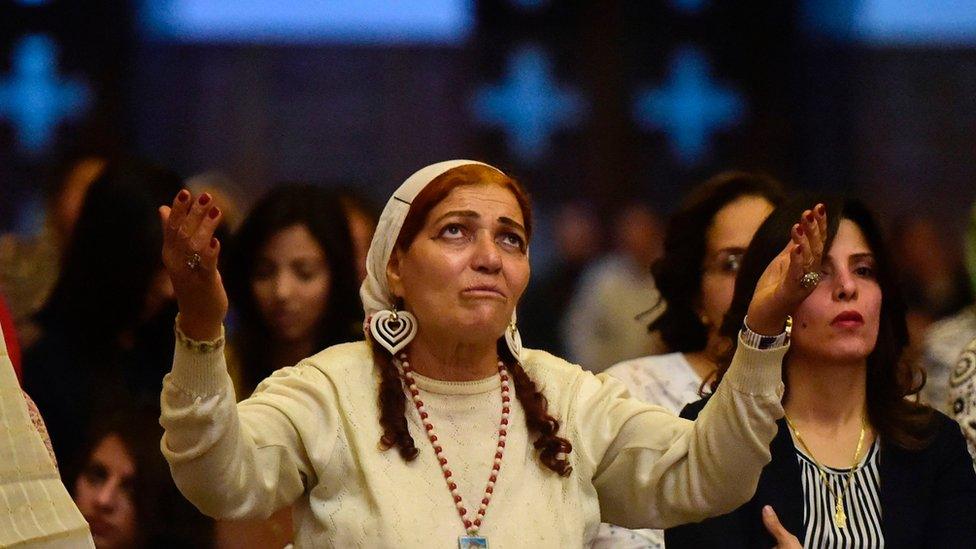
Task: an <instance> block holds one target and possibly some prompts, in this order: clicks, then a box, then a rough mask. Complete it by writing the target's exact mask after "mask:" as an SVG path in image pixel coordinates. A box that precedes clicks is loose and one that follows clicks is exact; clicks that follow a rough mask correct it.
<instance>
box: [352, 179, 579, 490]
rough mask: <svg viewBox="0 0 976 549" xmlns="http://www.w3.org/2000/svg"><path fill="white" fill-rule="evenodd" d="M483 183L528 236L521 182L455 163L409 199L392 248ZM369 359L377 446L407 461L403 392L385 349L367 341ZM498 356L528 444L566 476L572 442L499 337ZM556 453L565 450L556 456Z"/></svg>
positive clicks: (411, 450)
mask: <svg viewBox="0 0 976 549" xmlns="http://www.w3.org/2000/svg"><path fill="white" fill-rule="evenodd" d="M480 183H488V184H495V185H499V186H501V187H503V188H506V189H508V190H510V191H511V192H512V194H514V195H515V199H516V200H517V201H518V204H519V208H520V209H521V210H522V217H523V220H524V222H525V233H526V238H527V239H528V238H530V237H531V235H532V208H531V206H530V203H529V195H528V193H526V191H525V189H524V188H523V187H522V185H521V184H520V183H519V182H518V181H516V180H515V179H513V178H511V177H508V176H507V175H504V174H502V173H500V172H498V171H496V170H494V169H492V168H488V167H485V166H480V165H477V164H472V165H465V166H458V167H456V168H453V169H450V170H448V171H446V172H444V173H443V174H441V175H439V176H438V177H436V178H434V180H433V181H431V182H430V183H428V184H427V186H426V187H424V189H423V190H421V191H420V193H419V194H418V195H417V197H416V198H414V200H413V202H412V203H411V205H410V210H409V212H408V213H407V217H406V219H404V221H403V227H402V228H401V229H400V234H399V236H398V237H397V241H396V247H397V248H398V249H400V250H403V251H406V250H407V249H408V248H409V247H410V245H411V244H412V243H413V241H414V239H415V238H416V236H417V234H419V233H420V230H421V229H422V228H423V227H424V224H425V223H426V222H427V215H428V214H429V213H430V211H431V210H432V209H433V208H434V206H436V205H437V204H438V203H440V202H441V201H442V200H444V199H445V198H447V196H448V195H449V194H450V193H451V191H452V190H454V189H455V188H457V187H460V186H463V185H474V184H480ZM371 344H372V350H373V361H374V362H375V363H376V365H377V367H378V368H379V371H380V378H381V382H380V394H379V407H380V425H381V426H382V427H383V435H382V436H381V437H380V446H381V447H382V448H384V449H389V448H393V447H394V446H395V447H397V448H398V449H399V452H400V455H401V456H402V457H403V459H405V460H407V461H411V460H413V459H414V458H416V457H417V447H416V446H415V445H414V441H413V437H412V436H411V435H410V430H409V428H408V426H407V417H406V415H405V412H406V408H407V405H408V401H407V396H406V393H405V392H404V389H403V384H402V381H401V380H400V374H399V370H398V369H397V366H396V365H395V364H394V363H393V361H392V359H391V357H390V353H389V352H388V351H387V350H386V349H384V348H383V347H382V346H380V344H379V343H376V342H375V341H372V342H371ZM497 348H498V356H499V357H500V358H501V360H502V362H504V363H505V368H506V369H507V370H508V371H509V372H510V373H511V374H512V378H513V381H514V382H515V396H516V398H518V400H519V403H520V404H522V407H523V408H524V409H525V421H526V423H527V425H528V428H529V431H530V432H534V433H537V434H538V437H537V438H536V440H535V442H534V446H535V448H536V450H537V451H538V452H539V461H541V462H542V463H543V465H545V466H546V467H548V468H549V469H551V470H553V471H555V472H556V473H558V474H560V475H562V476H568V475H569V474H570V473H571V472H572V470H573V468H572V467H571V466H570V465H569V460H568V457H566V456H568V454H569V453H570V452H571V451H572V449H573V445H572V444H570V442H569V440H567V439H565V438H562V437H560V436H559V434H558V433H559V421H558V420H557V419H556V418H555V417H553V416H551V415H550V414H549V412H548V406H549V403H548V401H547V400H546V397H545V395H543V394H542V391H541V390H540V389H539V388H538V387H537V386H536V384H535V382H533V381H532V379H531V378H530V377H529V375H528V374H527V373H526V372H525V369H524V368H522V365H521V364H520V363H519V362H518V361H517V360H516V359H515V357H513V356H512V355H511V353H510V352H509V351H508V347H507V346H506V345H505V342H504V339H503V338H499V341H498V343H497ZM559 454H565V456H560V455H559Z"/></svg>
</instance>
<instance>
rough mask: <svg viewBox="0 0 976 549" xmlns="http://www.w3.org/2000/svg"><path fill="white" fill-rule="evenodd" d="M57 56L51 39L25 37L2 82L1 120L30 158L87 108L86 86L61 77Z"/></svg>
mask: <svg viewBox="0 0 976 549" xmlns="http://www.w3.org/2000/svg"><path fill="white" fill-rule="evenodd" d="M56 53H57V50H56V46H55V44H54V41H53V40H51V38H50V37H47V36H44V35H40V34H32V35H29V36H26V37H24V38H23V39H21V40H20V42H18V43H17V45H16V46H15V47H14V49H13V54H12V57H11V59H12V62H11V71H10V74H8V75H7V76H6V77H3V78H0V119H6V120H8V121H9V122H10V123H11V124H12V125H13V126H14V128H16V131H17V139H18V141H19V143H20V147H21V149H23V150H24V152H26V153H28V154H38V153H40V152H42V151H43V150H44V148H45V147H47V145H48V144H49V143H50V142H51V139H52V138H53V136H54V130H55V128H56V127H57V125H58V124H59V123H60V122H61V121H62V120H64V119H68V118H74V117H77V116H79V115H81V114H82V113H83V112H84V110H85V109H86V107H87V106H88V102H89V91H88V88H87V86H85V84H84V83H82V82H80V81H77V80H64V79H61V78H59V77H58V75H57V55H56Z"/></svg>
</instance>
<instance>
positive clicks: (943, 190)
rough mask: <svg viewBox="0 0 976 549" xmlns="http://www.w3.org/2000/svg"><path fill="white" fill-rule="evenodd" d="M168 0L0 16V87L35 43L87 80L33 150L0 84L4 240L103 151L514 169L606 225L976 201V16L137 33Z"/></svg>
mask: <svg viewBox="0 0 976 549" xmlns="http://www.w3.org/2000/svg"><path fill="white" fill-rule="evenodd" d="M252 3H253V2H252ZM428 3H429V2H428ZM181 4H182V5H194V4H200V2H194V1H192V0H187V1H184V2H178V1H175V0H172V1H166V0H159V1H158V2H124V1H119V0H113V1H107V2H105V1H103V2H67V1H56V0H48V1H41V0H35V1H20V2H13V1H10V0H5V1H2V2H0V10H2V12H3V16H2V17H0V47H2V54H0V90H3V89H4V88H3V83H7V84H8V88H10V86H9V83H10V82H12V81H13V80H14V76H15V75H16V74H17V71H18V65H17V63H18V59H21V60H22V57H23V51H22V50H21V49H19V48H20V47H21V46H22V45H23V44H24V40H25V38H27V37H37V36H40V37H44V39H45V40H47V41H48V42H47V43H48V44H50V45H51V46H52V47H53V51H54V52H55V53H54V55H55V57H54V59H53V64H52V65H51V67H52V71H54V72H53V73H52V74H53V75H54V76H53V78H55V79H56V80H57V79H60V80H61V83H62V84H63V83H64V82H66V81H69V80H70V81H73V82H76V83H77V82H80V83H81V84H82V85H83V86H84V87H85V88H86V89H87V90H88V92H87V99H85V100H84V101H82V102H81V103H82V105H81V106H78V105H75V109H74V112H75V116H74V117H73V118H69V119H65V120H60V123H59V125H58V126H56V127H55V131H53V133H52V134H51V138H50V140H49V141H48V142H47V143H45V144H44V146H43V147H38V148H36V149H34V150H26V149H25V148H24V146H23V143H22V142H21V141H22V136H21V135H20V134H19V133H18V132H19V131H20V130H19V129H18V127H19V123H15V122H14V120H13V119H14V117H13V116H12V115H11V112H13V110H14V107H13V105H14V104H15V103H16V102H17V101H23V99H22V98H20V99H18V98H17V97H14V96H13V95H11V94H10V93H8V94H7V95H4V94H3V93H0V188H2V191H0V229H3V230H9V229H18V230H27V229H29V228H30V227H31V226H32V225H34V224H36V222H37V221H36V220H37V214H36V212H37V207H36V204H37V201H38V197H39V196H41V194H42V192H43V188H44V185H45V184H46V182H47V181H48V180H49V176H50V173H51V171H52V167H53V166H56V165H57V164H58V162H59V161H60V160H61V159H63V158H65V157H68V156H71V155H74V154H77V153H79V152H105V151H108V152H112V153H116V152H132V153H136V154H140V155H144V156H148V157H150V158H152V159H154V160H156V161H158V162H161V163H164V164H169V165H171V166H173V167H175V168H176V169H178V170H179V171H180V172H182V173H184V174H186V175H188V176H189V175H192V174H195V173H199V172H203V171H211V170H217V171H221V172H223V173H225V174H226V175H228V176H229V177H230V178H231V179H233V180H234V181H236V182H238V183H239V184H240V185H242V186H243V187H244V188H246V189H248V192H249V193H250V194H255V193H257V192H259V191H260V190H262V189H264V188H267V187H268V186H270V185H273V184H274V183H275V182H279V181H283V180H295V179H303V180H311V181H316V182H322V183H323V184H330V183H332V182H342V183H346V184H353V185H357V186H360V187H361V188H363V189H364V191H365V192H366V193H367V194H369V195H371V196H373V197H374V198H376V199H377V200H381V199H382V198H383V197H385V196H387V195H388V193H389V192H390V190H392V189H393V188H394V187H395V186H396V184H398V183H399V182H400V181H401V180H402V179H403V178H404V177H406V176H407V175H409V173H411V172H412V171H413V170H414V169H416V168H419V167H420V166H423V165H425V164H427V163H429V162H432V161H436V160H441V159H445V158H450V157H474V158H480V159H485V160H487V161H489V162H493V163H496V164H498V165H500V166H502V167H504V168H506V169H508V170H509V171H511V172H513V173H515V174H516V175H518V176H520V177H521V178H522V179H524V180H525V181H526V182H527V184H528V185H529V187H530V189H531V190H532V191H533V193H534V194H535V197H536V199H537V203H538V205H539V208H540V209H542V210H545V209H546V208H548V207H549V206H551V205H552V204H554V203H556V202H559V201H562V200H565V199H567V198H573V197H578V198H583V199H586V200H588V201H590V202H591V203H592V204H594V205H595V206H596V207H597V208H598V209H599V210H600V211H603V212H610V211H613V210H614V209H615V208H616V207H618V206H619V204H621V203H622V202H624V201H628V200H633V199H642V200H648V201H650V202H651V203H652V204H654V205H655V206H656V207H657V208H658V209H659V210H660V211H662V212H667V211H668V210H669V209H670V208H672V207H673V206H674V204H675V203H676V201H677V199H678V198H679V197H680V195H681V193H682V192H683V190H684V189H685V188H687V186H688V185H690V184H692V183H694V182H696V181H699V180H701V179H702V178H704V177H706V176H707V175H709V174H711V173H713V172H715V171H717V170H719V169H724V168H728V167H743V168H752V169H762V170H765V171H768V172H770V173H772V174H774V175H776V176H779V177H781V178H783V179H785V180H786V181H787V182H789V183H790V184H792V185H795V186H800V187H815V188H831V189H837V190H847V189H852V190H853V191H855V192H859V193H862V194H865V195H867V196H869V197H870V198H871V199H872V200H874V201H875V203H876V204H877V206H878V207H879V209H880V210H881V211H882V212H883V213H884V215H885V217H886V219H889V220H894V219H896V218H897V217H898V216H900V215H901V214H903V213H906V212H911V213H929V214H937V215H938V217H939V218H940V219H941V220H943V222H944V227H945V230H946V233H947V235H949V236H948V237H950V238H951V237H952V236H951V235H953V234H954V231H955V230H956V229H957V228H958V226H959V225H960V223H961V219H962V218H963V217H964V215H965V214H964V212H965V210H966V208H967V207H968V205H969V204H970V203H972V202H973V200H974V199H976V184H974V183H973V182H974V181H976V179H974V175H976V154H974V153H976V131H973V130H974V129H976V100H974V96H973V93H972V90H973V89H976V87H974V84H976V21H974V24H973V25H972V27H973V28H972V29H970V30H968V31H966V29H965V27H964V25H963V29H962V30H961V31H960V30H958V29H955V30H953V29H949V30H945V31H944V32H945V33H946V36H945V37H941V38H940V36H941V35H939V32H938V31H931V30H925V29H922V30H917V31H916V32H917V35H913V34H912V33H911V32H908V33H907V34H906V33H904V32H903V33H902V35H900V38H899V37H896V38H891V37H890V36H887V35H885V34H884V33H883V32H882V31H884V30H885V28H887V27H883V25H882V26H881V27H879V26H878V24H877V22H876V21H874V20H872V19H871V17H872V15H871V14H872V13H875V12H878V11H879V10H881V11H882V12H883V11H884V9H893V6H894V7H898V5H900V4H903V2H899V1H898V0H871V1H864V2H847V3H844V2H833V1H824V2H813V1H793V2H758V1H755V2H753V1H741V2H718V1H694V0H681V1H679V0H672V1H658V2H624V1H606V2H556V1H549V2H546V1H542V0H536V1H528V0H521V1H516V0H483V1H480V2H474V1H470V2H465V1H460V0H458V1H455V2H448V4H451V5H453V6H455V7H457V8H458V9H459V10H461V12H462V13H463V14H466V16H465V17H466V18H465V17H461V18H460V19H459V21H460V22H459V23H458V27H457V29H456V32H455V34H454V35H452V37H448V38H443V37H441V38H428V39H425V38H423V37H421V38H418V37H416V36H413V35H408V34H403V35H402V36H400V35H397V33H395V32H394V33H392V34H390V35H389V36H385V37H380V38H377V37H375V36H373V37H372V38H365V39H364V38H363V37H361V36H360V37H357V36H345V37H343V36H337V35H329V34H328V33H326V34H323V35H322V36H315V35H313V36H298V37H289V36H287V35H286V36H280V35H279V36H276V37H270V38H269V37H267V36H257V35H256V36H251V37H249V36H247V35H246V34H245V35H237V36H235V37H233V38H227V37H226V36H223V37H222V36H218V35H216V34H215V35H214V36H204V37H201V36H199V35H194V36H189V35H181V34H180V32H181V31H180V30H179V29H176V30H173V29H172V28H171V29H168V30H165V29H164V30H163V31H161V30H159V28H156V27H154V26H153V24H150V23H148V22H147V21H149V20H150V19H151V15H152V14H153V13H157V12H156V11H153V10H157V11H158V10H159V9H163V13H165V9H175V8H173V6H177V7H179V5H181ZM354 4H355V3H352V4H350V5H354ZM380 4H384V2H372V3H370V5H373V6H374V8H375V6H377V5H380ZM386 4H390V2H386ZM407 4H410V3H404V2H401V3H399V5H400V8H399V9H408V8H404V7H403V5H407ZM434 4H436V2H434ZM933 4H934V5H936V6H938V5H942V4H945V5H958V3H953V2H934V3H933ZM882 8H883V9H882ZM377 9H378V8H377ZM865 14H867V15H865ZM950 19H952V18H950ZM954 20H956V21H962V22H963V23H965V22H966V21H971V20H976V16H973V14H970V13H968V12H966V13H960V14H957V16H956V17H955V18H954ZM896 24H897V20H896V21H895V23H890V25H896ZM872 25H873V26H872ZM157 27H158V24H157ZM893 28H894V27H893ZM879 29H881V30H879ZM889 30H890V29H889ZM895 30H898V28H895ZM950 31H951V32H950ZM885 32H886V31H885ZM313 34H314V33H313ZM398 36H399V38H398ZM18 56H20V57H18ZM506 84H507V86H506ZM8 91H9V89H8ZM669 91H670V92H673V93H671V94H670V95H669V93H668V92H669ZM655 94H656V95H655ZM511 97H515V99H511ZM696 97H697V98H699V99H700V100H696ZM506 98H508V99H506ZM642 105H643V106H642ZM499 120H506V121H508V123H510V124H512V125H513V127H517V128H518V131H519V132H520V133H519V134H518V136H519V137H516V134H515V133H513V130H511V129H510V128H505V127H504V125H499V122H498V121H499ZM696 123H701V124H704V126H703V127H704V128H705V130H704V131H701V132H699V131H697V130H696V129H695V128H696ZM667 128H670V129H669V130H667V131H666V129H667ZM679 132H685V133H684V134H683V135H684V138H685V142H684V143H685V145H684V147H683V148H678V147H677V145H676V142H677V141H676V140H677V137H676V136H677V135H678V134H679ZM533 136H535V138H534V137H533ZM539 136H541V137H539ZM519 139H521V140H522V142H523V144H522V146H521V147H516V146H515V145H514V144H515V143H517V142H519V141H518V140H519Z"/></svg>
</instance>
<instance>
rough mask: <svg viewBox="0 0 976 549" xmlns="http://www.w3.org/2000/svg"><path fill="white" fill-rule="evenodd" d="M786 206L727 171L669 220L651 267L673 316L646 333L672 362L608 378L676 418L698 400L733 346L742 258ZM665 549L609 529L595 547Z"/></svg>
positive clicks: (621, 369)
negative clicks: (725, 320)
mask: <svg viewBox="0 0 976 549" xmlns="http://www.w3.org/2000/svg"><path fill="white" fill-rule="evenodd" d="M782 199H783V190H782V186H781V185H780V183H779V182H778V181H776V180H775V179H773V178H771V177H768V176H766V175H762V174H756V173H749V172H740V171H728V172H722V173H720V174H718V175H715V176H714V177H712V178H710V179H709V180H707V181H705V182H704V183H702V184H701V185H699V186H698V187H696V188H695V189H693V190H692V191H691V192H690V193H689V194H688V196H687V198H686V199H685V201H684V202H683V203H682V205H681V207H680V208H679V209H678V211H677V212H675V213H674V215H672V216H671V218H670V220H669V221H668V227H667V233H666V234H665V238H664V256H662V257H661V258H659V259H658V260H657V261H655V262H654V265H653V266H652V273H653V274H654V280H655V282H656V284H657V289H658V291H660V293H661V300H662V301H663V303H662V304H664V305H666V307H667V308H666V309H665V310H664V312H663V313H661V314H660V315H659V316H657V317H656V318H655V319H654V321H652V322H651V324H650V326H649V327H648V329H649V330H650V331H651V332H657V333H658V334H660V338H661V341H662V342H663V343H664V344H665V346H666V347H667V350H668V354H661V355H651V356H645V357H641V358H636V359H632V360H628V361H625V362H621V363H619V364H616V365H614V366H612V367H610V368H609V369H607V371H606V373H608V374H610V375H612V376H614V377H616V378H618V379H620V380H621V381H623V382H624V384H625V385H626V386H627V389H628V390H629V391H630V394H631V395H632V396H634V397H637V398H639V399H641V400H643V401H645V402H648V403H650V404H656V405H658V406H663V407H665V408H667V409H669V410H671V411H672V412H673V413H675V414H677V413H678V412H680V411H681V408H682V407H684V406H685V405H686V404H688V403H690V402H694V401H696V400H698V398H699V396H700V391H701V387H702V384H703V383H704V380H707V379H708V378H709V377H711V376H712V375H713V373H714V372H715V368H716V363H717V361H718V360H719V357H720V356H721V354H722V353H723V352H724V351H725V350H726V349H727V348H728V346H729V342H728V340H727V339H725V338H724V337H722V336H721V335H719V327H720V326H721V323H722V317H724V316H725V312H726V310H728V307H729V303H730V302H731V301H732V290H733V288H734V286H735V275H736V273H737V272H738V270H739V265H740V262H741V260H742V254H743V253H745V251H746V248H747V247H748V246H749V241H751V240H752V235H753V234H755V232H756V229H758V228H759V225H760V224H762V222H763V221H764V220H765V219H766V217H767V216H768V215H769V214H770V213H771V212H772V211H773V208H774V207H776V205H777V204H779V203H780V202H781V201H782ZM663 545H664V536H663V532H661V531H660V530H641V531H632V530H628V529H624V528H620V527H617V526H611V525H606V524H604V525H603V526H601V529H600V534H599V536H598V538H597V540H596V541H595V542H594V544H593V545H592V546H591V547H593V548H598V547H615V548H618V549H619V548H623V547H634V548H637V547H661V546H663Z"/></svg>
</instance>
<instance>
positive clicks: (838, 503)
mask: <svg viewBox="0 0 976 549" xmlns="http://www.w3.org/2000/svg"><path fill="white" fill-rule="evenodd" d="M783 415H784V416H785V417H786V423H788V424H789V426H790V429H791V430H792V431H793V436H794V437H796V440H797V442H799V443H800V446H802V447H803V450H804V451H805V452H806V453H807V455H808V456H810V459H812V460H813V463H814V464H816V466H817V470H819V471H820V480H822V481H823V483H824V485H825V486H826V487H827V491H828V492H830V495H831V496H833V497H834V526H836V527H837V528H846V527H847V513H845V512H844V498H846V497H847V491H848V490H849V489H850V487H851V479H852V478H854V472H855V471H856V470H857V468H858V459H857V456H858V455H860V453H861V444H862V443H863V442H864V432H865V431H866V430H867V426H866V425H865V423H864V413H861V434H860V435H858V437H857V448H855V449H854V462H853V463H852V464H851V469H850V471H848V472H847V479H846V481H845V482H844V489H843V490H842V491H841V492H840V494H838V493H836V492H834V488H833V487H832V486H831V485H830V481H829V480H827V473H826V471H824V467H823V465H820V462H819V461H817V458H815V457H813V452H811V451H810V448H809V447H808V446H807V443H806V442H803V437H802V436H800V430H799V429H797V428H796V425H795V424H794V423H793V420H791V419H790V416H788V415H786V412H785V411H784V412H783Z"/></svg>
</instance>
